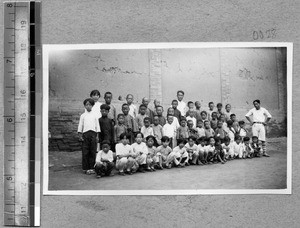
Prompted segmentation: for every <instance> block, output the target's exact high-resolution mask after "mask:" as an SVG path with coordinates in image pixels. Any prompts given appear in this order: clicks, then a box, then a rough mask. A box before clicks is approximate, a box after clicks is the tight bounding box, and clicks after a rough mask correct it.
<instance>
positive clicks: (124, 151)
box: [116, 133, 135, 176]
mask: <svg viewBox="0 0 300 228" xmlns="http://www.w3.org/2000/svg"><path fill="white" fill-rule="evenodd" d="M130 137H131V136H130V135H129V134H126V133H122V134H121V135H120V143H118V144H117V145H116V155H117V161H116V168H117V169H118V170H119V175H121V176H125V172H126V173H127V174H129V175H131V174H132V171H134V165H135V159H134V153H133V150H132V147H131V146H130V145H128V142H129V139H130Z"/></svg>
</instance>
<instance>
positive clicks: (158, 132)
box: [152, 115, 163, 146]
mask: <svg viewBox="0 0 300 228" xmlns="http://www.w3.org/2000/svg"><path fill="white" fill-rule="evenodd" d="M152 129H153V134H154V137H155V139H156V142H157V145H155V146H159V145H161V138H162V137H163V127H162V126H161V125H160V124H159V118H158V115H154V117H153V125H152Z"/></svg>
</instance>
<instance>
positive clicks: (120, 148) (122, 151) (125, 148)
mask: <svg viewBox="0 0 300 228" xmlns="http://www.w3.org/2000/svg"><path fill="white" fill-rule="evenodd" d="M116 155H117V156H118V155H123V156H129V155H133V150H132V147H131V146H130V145H128V144H127V145H124V144H123V143H118V144H117V145H116Z"/></svg>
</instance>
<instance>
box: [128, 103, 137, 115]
mask: <svg viewBox="0 0 300 228" xmlns="http://www.w3.org/2000/svg"><path fill="white" fill-rule="evenodd" d="M128 114H129V115H131V116H132V117H133V118H135V117H136V116H137V114H138V110H137V107H136V106H135V105H134V104H131V105H129V112H128Z"/></svg>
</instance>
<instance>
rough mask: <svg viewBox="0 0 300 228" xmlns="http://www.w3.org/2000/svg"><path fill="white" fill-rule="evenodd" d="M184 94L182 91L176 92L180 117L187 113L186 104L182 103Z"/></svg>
mask: <svg viewBox="0 0 300 228" xmlns="http://www.w3.org/2000/svg"><path fill="white" fill-rule="evenodd" d="M183 97H184V92H183V91H182V90H178V91H177V100H178V106H177V109H178V110H179V111H180V113H181V115H182V116H185V114H186V112H187V106H186V103H185V102H184V101H183Z"/></svg>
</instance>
